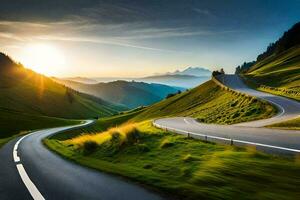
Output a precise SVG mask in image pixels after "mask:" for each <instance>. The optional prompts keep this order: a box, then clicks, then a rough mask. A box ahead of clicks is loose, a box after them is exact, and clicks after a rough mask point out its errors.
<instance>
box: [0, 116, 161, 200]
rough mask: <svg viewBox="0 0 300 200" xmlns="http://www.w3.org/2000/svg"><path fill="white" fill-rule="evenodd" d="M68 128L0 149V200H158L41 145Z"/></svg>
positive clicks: (149, 193) (35, 136) (142, 190)
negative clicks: (46, 139) (43, 141)
mask: <svg viewBox="0 0 300 200" xmlns="http://www.w3.org/2000/svg"><path fill="white" fill-rule="evenodd" d="M87 123H91V121H87V122H86V124H87ZM86 124H85V125H86ZM80 126H82V125H80ZM77 127H78V125H77ZM71 128H74V126H68V127H60V128H51V129H45V130H41V131H36V132H34V133H32V134H30V135H27V136H25V138H23V139H21V138H16V139H14V140H12V141H10V142H9V143H7V144H6V145H5V146H3V147H2V148H1V150H0V160H1V162H0V169H1V170H0V177H1V178H0V199H1V200H18V199H20V200H21V199H22V200H26V199H64V200H67V199H151V200H152V199H162V197H160V196H158V195H157V194H154V193H152V192H150V191H148V190H146V189H144V188H143V187H141V186H139V185H137V184H134V183H131V182H128V181H126V180H124V179H122V178H118V177H116V176H112V175H108V174H105V173H101V172H99V171H95V170H92V169H89V168H85V167H82V166H79V165H77V164H75V163H72V162H69V161H67V160H64V159H62V158H61V157H60V156H58V155H56V154H54V153H52V152H51V151H49V150H48V149H46V148H45V147H44V145H43V144H42V139H44V138H45V137H48V136H50V135H52V134H54V133H57V132H59V131H62V130H67V129H71ZM20 139H21V141H20V142H18V141H19V140H20ZM14 150H16V153H13V152H14ZM24 173H25V174H24Z"/></svg>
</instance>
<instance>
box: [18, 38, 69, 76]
mask: <svg viewBox="0 0 300 200" xmlns="http://www.w3.org/2000/svg"><path fill="white" fill-rule="evenodd" d="M21 57H22V58H21V62H22V64H24V65H25V67H27V68H30V69H32V70H34V71H36V72H38V73H41V74H45V75H48V76H51V75H55V74H58V72H59V71H60V70H61V69H62V68H63V67H64V66H65V57H64V54H63V52H62V51H61V50H60V49H59V48H58V47H56V46H55V45H52V44H28V45H27V46H25V47H24V49H23V53H22V56H21Z"/></svg>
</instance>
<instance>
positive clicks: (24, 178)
mask: <svg viewBox="0 0 300 200" xmlns="http://www.w3.org/2000/svg"><path fill="white" fill-rule="evenodd" d="M17 169H18V172H19V174H20V176H21V179H22V181H23V183H24V184H25V186H26V187H27V189H28V191H29V193H30V194H31V196H32V198H33V199H34V200H44V199H45V198H44V197H43V195H42V194H41V193H40V192H39V190H38V189H37V188H36V186H35V185H34V184H33V182H32V181H31V180H30V178H29V176H28V175H27V173H26V171H25V169H24V167H23V165H22V164H17Z"/></svg>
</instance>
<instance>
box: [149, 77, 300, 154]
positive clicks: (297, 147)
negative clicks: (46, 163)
mask: <svg viewBox="0 0 300 200" xmlns="http://www.w3.org/2000/svg"><path fill="white" fill-rule="evenodd" d="M219 80H220V81H221V82H223V84H225V85H226V86H228V87H230V88H232V89H234V90H237V91H240V92H243V93H246V94H249V95H251V96H256V97H258V98H262V99H265V100H266V101H269V102H270V103H272V104H274V105H276V106H277V107H278V109H279V112H278V114H277V115H276V116H274V117H272V118H269V119H264V120H257V121H252V122H246V123H239V124H235V125H231V126H228V125H215V124H204V123H199V122H197V121H196V120H195V119H193V118H185V117H175V118H164V119H158V120H155V122H154V125H156V126H158V127H161V128H165V129H169V130H172V131H174V132H177V133H180V134H184V135H187V134H189V135H190V136H191V137H194V138H199V139H207V140H210V141H218V142H224V143H230V144H231V143H233V144H236V145H254V146H256V147H257V148H258V149H261V150H264V151H268V152H274V153H292V154H295V153H300V131H295V130H278V129H270V128H263V126H266V125H270V124H273V123H276V122H282V121H285V120H289V119H293V118H295V117H298V116H299V115H300V103H299V102H297V101H294V100H291V99H288V98H284V97H281V96H276V95H272V94H268V93H264V92H260V91H256V90H254V89H251V88H249V87H248V86H247V85H245V84H244V83H243V81H242V80H241V79H240V77H238V76H236V75H224V76H222V77H219Z"/></svg>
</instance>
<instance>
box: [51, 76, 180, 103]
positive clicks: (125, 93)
mask: <svg viewBox="0 0 300 200" xmlns="http://www.w3.org/2000/svg"><path fill="white" fill-rule="evenodd" d="M55 80H56V81H58V82H59V83H62V84H64V85H66V86H68V87H71V88H73V89H75V90H78V91H80V92H84V93H87V94H91V95H94V96H97V97H100V98H102V99H104V100H106V101H109V102H113V103H115V104H119V105H123V106H126V107H129V108H135V107H138V106H146V105H150V104H153V103H155V102H158V101H160V100H162V99H163V98H165V97H166V96H167V95H168V94H170V93H176V92H177V90H178V88H174V87H170V86H166V85H162V84H148V83H143V82H134V81H131V82H127V81H114V82H109V83H98V84H83V83H79V82H75V81H69V80H61V79H55Z"/></svg>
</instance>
